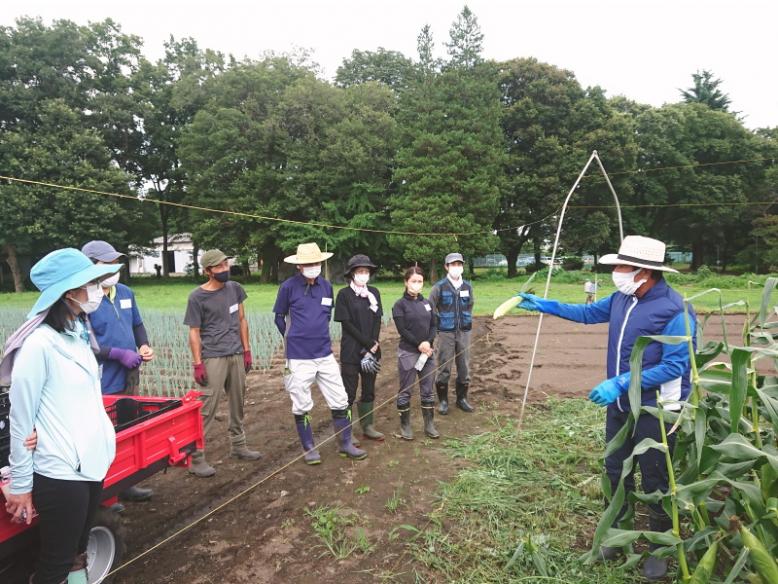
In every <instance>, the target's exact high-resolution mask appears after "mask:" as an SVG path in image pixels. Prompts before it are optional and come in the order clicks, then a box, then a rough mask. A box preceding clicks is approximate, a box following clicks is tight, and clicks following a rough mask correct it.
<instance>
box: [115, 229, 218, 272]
mask: <svg viewBox="0 0 778 584" xmlns="http://www.w3.org/2000/svg"><path fill="white" fill-rule="evenodd" d="M167 249H168V251H167V264H168V272H169V273H170V275H173V276H183V275H185V274H187V273H189V274H191V273H192V264H193V260H192V254H193V253H194V245H193V244H192V234H191V233H176V234H174V235H170V236H168V242H167ZM202 254H203V250H199V252H198V256H197V261H199V260H200V257H201V256H202ZM155 265H156V266H160V270H161V269H162V268H161V266H162V238H161V237H157V238H155V239H154V241H153V246H152V247H150V248H140V249H138V250H134V251H132V252H131V253H130V274H132V275H133V276H135V275H144V274H145V275H149V276H154V275H156V273H157V271H156V269H155V268H154V266H155Z"/></svg>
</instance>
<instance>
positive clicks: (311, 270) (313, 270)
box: [303, 266, 321, 280]
mask: <svg viewBox="0 0 778 584" xmlns="http://www.w3.org/2000/svg"><path fill="white" fill-rule="evenodd" d="M319 274H321V266H308V267H306V268H303V276H305V277H306V278H308V279H309V280H313V279H314V278H317V277H318V276H319Z"/></svg>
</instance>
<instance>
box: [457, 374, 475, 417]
mask: <svg viewBox="0 0 778 584" xmlns="http://www.w3.org/2000/svg"><path fill="white" fill-rule="evenodd" d="M468 387H469V386H468V385H467V384H466V383H459V382H457V407H458V408H459V409H460V410H462V411H463V412H467V413H468V414H469V413H471V412H472V411H473V406H471V405H470V404H469V403H468V401H467V389H468Z"/></svg>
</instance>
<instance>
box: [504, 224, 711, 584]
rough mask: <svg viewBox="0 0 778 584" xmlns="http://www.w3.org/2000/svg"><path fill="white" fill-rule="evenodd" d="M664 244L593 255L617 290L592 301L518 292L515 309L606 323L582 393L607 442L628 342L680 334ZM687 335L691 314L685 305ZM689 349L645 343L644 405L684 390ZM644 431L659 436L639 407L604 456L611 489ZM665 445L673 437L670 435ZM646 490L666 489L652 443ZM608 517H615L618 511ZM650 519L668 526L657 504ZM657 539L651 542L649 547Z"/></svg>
mask: <svg viewBox="0 0 778 584" xmlns="http://www.w3.org/2000/svg"><path fill="white" fill-rule="evenodd" d="M664 258H665V244H664V243H662V242H661V241H658V240H656V239H651V238H648V237H641V236H639V235H630V236H628V237H625V238H624V241H623V242H622V244H621V247H620V248H619V252H618V253H616V254H609V255H606V256H603V257H602V258H601V259H600V263H601V264H605V265H612V266H614V267H613V283H614V284H615V285H616V288H617V291H616V292H614V293H613V294H611V295H610V296H607V297H605V298H603V299H602V300H599V301H598V302H594V303H592V304H562V303H560V302H558V301H556V300H545V299H543V298H539V297H537V296H534V295H532V294H524V293H521V294H519V295H520V296H521V297H522V298H523V300H522V302H521V303H520V304H519V307H520V308H524V309H526V310H534V311H537V312H543V313H546V314H553V315H555V316H559V317H562V318H565V319H567V320H572V321H575V322H581V323H584V324H596V323H603V322H607V323H609V329H608V365H607V374H608V378H607V379H606V380H605V381H603V382H602V383H600V384H599V385H597V386H596V387H595V388H594V389H592V390H591V392H590V393H589V399H590V400H592V401H593V402H594V403H596V404H597V405H600V406H607V408H608V409H607V418H606V424H605V439H606V442H609V441H610V440H611V439H612V438H613V437H614V436H616V434H617V433H618V432H619V430H621V429H622V427H623V426H624V424H625V423H626V422H627V418H628V416H629V412H630V405H629V400H628V397H627V390H628V389H629V383H630V370H629V358H630V354H631V353H632V347H633V346H634V344H635V341H636V340H637V338H638V337H640V336H645V335H671V336H685V335H686V326H685V319H684V306H683V299H682V298H681V296H680V294H678V293H677V292H676V291H675V290H673V289H672V288H671V287H670V286H669V285H668V284H667V282H666V281H665V279H664V277H663V274H664V272H676V270H674V269H672V268H670V267H667V266H665V265H664ZM689 311H690V314H689V319H690V322H691V325H692V338H694V327H695V321H696V317H695V314H694V312H693V310H692V309H691V307H690V308H689ZM690 367H691V366H690V362H689V351H688V346H687V344H686V343H680V344H677V345H669V344H661V343H657V342H654V343H651V344H650V345H648V347H647V348H646V351H645V353H644V355H643V369H642V374H641V386H642V389H643V392H642V398H641V402H642V405H644V406H653V407H656V405H657V403H656V402H657V392H659V394H660V395H661V397H662V401H663V405H664V408H665V409H668V410H678V409H680V407H681V404H682V402H684V401H685V400H686V399H687V398H688V396H689V393H690V391H691V381H690ZM646 438H651V439H653V440H656V441H657V442H661V439H662V438H661V431H660V427H659V420H658V419H657V418H655V417H654V416H652V415H650V414H645V413H644V414H641V415H640V417H639V419H638V420H637V422H636V425H635V431H634V433H632V434H631V435H630V436H628V437H627V439H626V441H625V442H624V444H623V445H622V446H621V447H620V448H619V449H618V450H617V451H616V452H614V453H612V454H611V455H609V456H608V457H606V459H605V471H606V473H607V475H608V478H609V479H610V483H611V492H615V490H616V487H617V485H618V483H619V477H620V476H621V470H622V465H623V463H624V461H625V460H626V459H627V458H628V457H629V456H630V455H631V454H632V451H633V449H634V447H635V446H636V445H637V444H638V443H640V442H641V441H642V440H644V439H646ZM668 440H669V442H670V448H672V447H673V443H674V441H675V437H674V435H672V434H671V435H669V436H668ZM637 458H638V463H639V465H640V472H641V475H642V482H643V484H642V486H643V491H644V492H645V493H653V492H654V491H657V490H659V491H661V492H666V491H667V489H668V474H667V467H666V465H665V455H664V453H662V452H660V451H659V450H656V449H650V450H647V451H646V452H645V453H644V454H642V455H640V456H638V457H637ZM624 486H625V487H626V490H627V492H630V491H634V489H635V481H634V477H633V476H629V477H628V478H627V479H625V484H624ZM625 511H626V506H625V509H622V512H621V514H620V517H619V518H617V519H616V521H615V522H614V526H616V525H617V524H618V522H619V521H620V520H621V517H623V515H624V513H625ZM649 525H650V528H651V530H652V531H667V530H668V529H670V527H671V526H672V525H671V521H670V518H669V517H668V516H667V513H665V511H664V510H663V509H662V507H661V505H659V504H653V505H650V514H649ZM656 547H658V546H653V544H652V549H655V548H656ZM601 552H602V556H603V558H605V559H615V558H616V557H618V556H619V554H620V553H621V549H620V548H608V547H603V548H601ZM666 572H667V560H666V559H665V558H658V557H654V556H649V558H648V559H647V560H646V562H645V564H644V566H643V575H644V576H645V577H646V578H648V579H649V580H657V579H661V578H663V577H664V575H665V574H666Z"/></svg>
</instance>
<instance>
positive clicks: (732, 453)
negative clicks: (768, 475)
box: [709, 433, 778, 470]
mask: <svg viewBox="0 0 778 584" xmlns="http://www.w3.org/2000/svg"><path fill="white" fill-rule="evenodd" d="M709 448H710V449H711V450H715V451H717V452H719V453H721V455H722V458H724V459H729V460H731V461H733V462H743V461H746V460H759V459H761V458H764V459H765V460H766V461H767V462H768V463H769V464H770V466H771V467H773V468H774V469H776V470H778V455H776V454H772V453H768V452H766V451H764V450H760V449H759V448H757V447H756V446H754V445H753V444H751V442H749V441H748V440H747V439H746V438H745V437H744V436H743V435H742V434H737V433H733V434H730V435H729V436H727V437H726V438H725V439H724V441H723V442H722V443H721V444H713V445H711V446H709Z"/></svg>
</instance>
